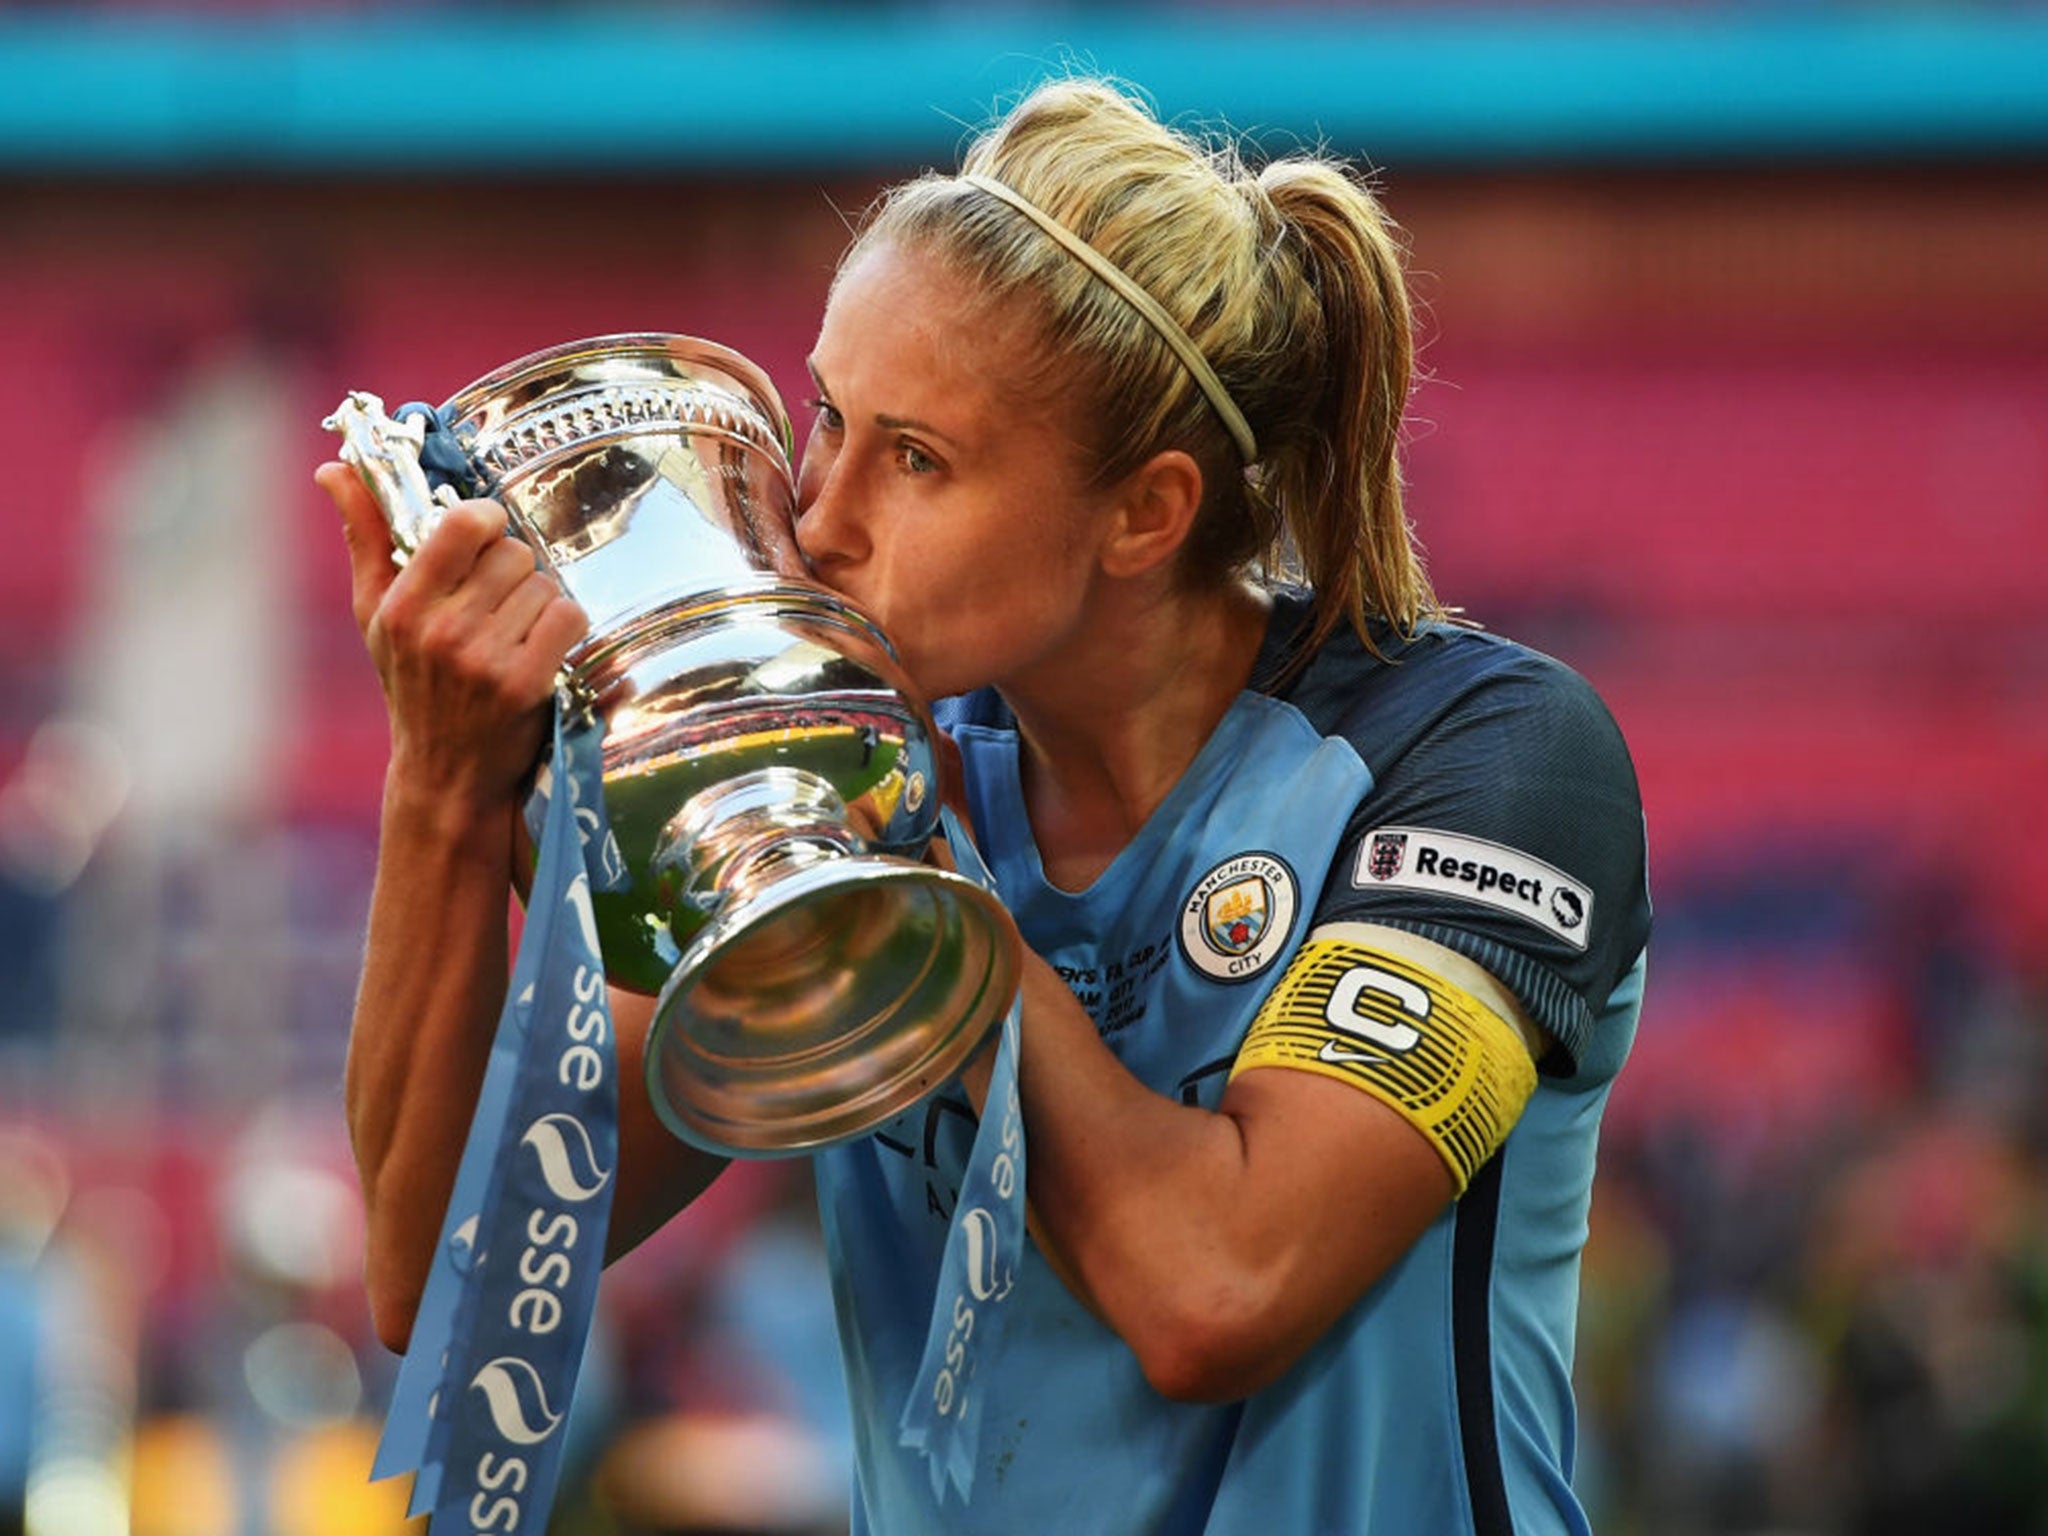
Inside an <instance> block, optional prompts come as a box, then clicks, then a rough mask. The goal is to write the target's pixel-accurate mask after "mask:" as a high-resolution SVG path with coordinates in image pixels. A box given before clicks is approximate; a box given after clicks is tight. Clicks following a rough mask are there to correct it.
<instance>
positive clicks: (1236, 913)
mask: <svg viewBox="0 0 2048 1536" xmlns="http://www.w3.org/2000/svg"><path fill="white" fill-rule="evenodd" d="M1272 911H1273V887H1272V886H1270V885H1268V884H1267V883H1266V877H1265V876H1264V875H1247V876H1246V877H1245V878H1244V879H1242V880H1237V881H1233V882H1232V883H1231V884H1229V885H1226V886H1224V887H1223V889H1222V890H1220V891H1212V892H1211V893H1210V895H1209V900H1208V902H1207V903H1206V904H1205V905H1204V908H1203V914H1202V915H1203V917H1204V918H1205V919H1206V920H1207V926H1208V935H1209V942H1210V943H1211V944H1213V945H1215V946H1216V949H1217V952H1218V953H1220V954H1225V955H1241V954H1243V953H1245V952H1246V951H1247V950H1249V949H1250V948H1251V947H1252V946H1253V945H1254V944H1256V943H1258V941H1259V935H1260V934H1262V933H1264V932H1265V931H1266V919H1267V918H1268V917H1269V916H1271V915H1272Z"/></svg>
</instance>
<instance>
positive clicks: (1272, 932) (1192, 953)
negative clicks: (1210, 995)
mask: <svg viewBox="0 0 2048 1536" xmlns="http://www.w3.org/2000/svg"><path fill="white" fill-rule="evenodd" d="M1300 905H1301V901H1300V892H1299V889H1298V887H1297V886H1296V884H1295V880H1294V871H1293V870H1291V869H1289V868H1288V867H1287V865H1286V863H1285V861H1283V860H1281V859H1278V858H1275V857H1274V856H1273V855H1272V854H1270V853H1240V854H1234V855H1232V856H1231V857H1230V858H1227V859H1225V860H1224V861H1223V862H1222V863H1220V864H1218V865H1215V866H1214V867H1213V868H1211V869H1210V871H1209V872H1208V873H1207V874H1205V875H1204V876H1202V878H1201V879H1200V880H1198V881H1196V882H1195V888H1194V889H1193V890H1192V891H1190V892H1189V893H1188V897H1187V900H1185V901H1184V902H1182V903H1181V909H1180V948H1181V953H1182V954H1184V955H1185V956H1187V958H1188V963H1189V964H1191V965H1193V966H1194V968H1195V969H1196V970H1198V971H1200V972H1201V973H1202V974H1203V975H1205V976H1210V977H1213V978H1214V979H1215V980H1217V981H1243V980H1245V979H1246V978H1247V977H1250V976H1255V975H1257V974H1258V973H1259V972H1260V971H1263V970H1264V969H1265V968H1266V967H1267V966H1269V965H1271V964H1272V963H1273V961H1274V959H1275V958H1276V957H1277V956H1278V955H1279V954H1280V952H1281V951H1282V950H1284V949H1285V948H1286V947H1287V940H1288V937H1289V936H1290V935H1291V934H1292V933H1293V932H1294V919H1295V915H1296V913H1297V911H1298V910H1299V908H1300Z"/></svg>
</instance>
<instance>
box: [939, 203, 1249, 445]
mask: <svg viewBox="0 0 2048 1536" xmlns="http://www.w3.org/2000/svg"><path fill="white" fill-rule="evenodd" d="M960 179H961V180H962V181H964V182H966V183H967V184H968V185H969V186H974V187H979V188H981V190H982V191H984V192H987V193H989V194H990V195H992V196H994V197H999V198H1001V199H1002V200H1003V201H1004V202H1006V203H1008V204H1009V205H1010V206H1011V207H1012V208H1014V209H1016V210H1017V211H1018V212H1019V213H1021V214H1023V215H1024V217H1025V218H1027V219H1029V220H1030V221H1031V222H1032V223H1034V224H1036V225H1037V226H1038V227H1039V228H1040V229H1042V230H1044V231H1045V232H1046V233H1047V234H1048V235H1051V236H1052V237H1053V239H1055V240H1057V241H1059V243H1060V244H1061V245H1063V246H1065V247H1066V248H1067V250H1068V251H1070V252H1071V253H1072V254H1073V256H1074V258H1075V259H1076V260H1078V261H1079V262H1080V263H1081V264H1082V265H1083V266H1085V267H1086V268H1087V269H1088V270H1089V271H1091V272H1093V273H1094V274H1095V275H1096V276H1097V277H1099V278H1101V279H1102V280H1103V281H1104V282H1105V283H1107V284H1109V286H1110V287H1112V288H1114V289H1115V290H1116V291H1117V292H1118V293H1119V294H1120V295H1122V297H1123V300H1124V302H1125V303H1127V304H1129V305H1130V306H1131V308H1133V309H1135V310H1136V311H1137V312H1138V313H1139V314H1141V315H1143V316H1144V317H1145V320H1146V322H1147V323H1148V324H1149V325H1150V326H1151V327H1152V329H1153V330H1155V331H1157V332H1158V333H1159V339H1160V340H1161V341H1163V342H1165V343H1166V344H1167V345H1168V346H1169V347H1171V348H1173V353H1174V356H1176V357H1178V358H1179V359H1180V360H1181V363H1182V365H1183V366H1184V367H1185V368H1186V369H1187V371H1188V372H1189V374H1190V375H1192V376H1193V378H1194V381H1195V383H1196V384H1197V385H1199V386H1200V387H1201V391H1202V393H1203V394H1204V395H1206V396H1208V397H1209V404H1210V405H1211V406H1212V407H1214V408H1215V411H1216V414H1217V415H1218V416H1220V417H1221V418H1222V419H1223V425H1224V426H1225V427H1227V428H1229V429H1230V436H1231V440H1232V441H1233V442H1235V443H1236V444H1237V451H1238V452H1239V453H1241V454H1243V455H1244V461H1245V463H1246V464H1247V465H1250V464H1255V463H1257V462H1258V458H1259V441H1258V439H1257V438H1255V437H1253V436H1252V429H1251V423H1250V422H1248V421H1246V420H1245V419H1244V412H1242V411H1240V410H1239V409H1238V408H1237V402H1236V401H1235V400H1233V399H1231V398H1230V391H1229V390H1227V389H1225V388H1224V387H1223V381H1222V380H1221V379H1219V378H1217V377H1216V370H1215V369H1214V368H1211V367H1210V366H1209V360H1208V359H1207V358H1206V357H1204V356H1202V351H1201V348H1199V347H1197V346H1196V345H1195V344H1194V342H1193V340H1192V339H1190V338H1189V336H1188V333H1187V332H1186V331H1184V330H1182V329H1181V327H1180V322H1179V321H1177V320H1175V319H1174V318H1173V316H1171V315H1169V314H1168V313H1167V312H1166V310H1165V308H1164V307H1163V306H1162V305H1161V304H1160V303H1159V301H1158V300H1157V299H1155V298H1153V297H1152V295H1151V294H1149V293H1147V292H1146V291H1145V290H1144V289H1142V288H1140V287H1139V286H1138V285H1137V284H1136V283H1134V282H1133V281H1131V279H1130V277H1129V276H1128V275H1126V273H1125V272H1124V270H1123V268H1121V267H1119V266H1118V265H1117V264H1116V263H1115V262H1113V261H1111V260H1110V259H1109V258H1108V257H1107V256H1105V255H1103V254H1102V252H1100V251H1098V250H1096V249H1095V247H1094V246H1092V245H1090V244H1089V243H1088V242H1087V241H1086V240H1083V239H1082V238H1081V237H1080V236H1079V235H1077V234H1075V233H1074V232H1073V231H1072V230H1071V229H1068V228H1067V227H1066V225H1064V224H1062V223H1060V222H1059V220H1057V219H1055V218H1054V217H1053V216H1052V215H1051V214H1049V213H1047V212H1046V211H1045V210H1044V209H1043V208H1041V207H1039V206H1038V205H1037V204H1036V203H1034V202H1032V201H1031V200H1030V199H1029V198H1027V197H1026V196H1024V194H1023V193H1021V192H1019V191H1017V190H1016V188H1014V187H1010V186H1005V185H1004V184H1003V183H1002V182H1000V181H997V180H995V179H994V178H993V177H989V176H980V175H976V174H974V173H973V172H971V171H970V172H968V173H966V174H965V175H963V176H961V178H960Z"/></svg>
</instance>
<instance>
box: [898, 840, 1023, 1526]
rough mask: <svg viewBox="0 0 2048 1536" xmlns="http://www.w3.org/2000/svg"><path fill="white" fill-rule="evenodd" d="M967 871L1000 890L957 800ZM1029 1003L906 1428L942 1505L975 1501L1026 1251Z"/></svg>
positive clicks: (1015, 1025) (1007, 1019)
mask: <svg viewBox="0 0 2048 1536" xmlns="http://www.w3.org/2000/svg"><path fill="white" fill-rule="evenodd" d="M941 821H942V824H943V827H944V831H945V834H946V840H947V842H948V844H949V845H950V846H951V848H952V850H953V859H954V862H955V864H957V865H958V866H959V869H960V872H961V873H962V874H964V875H966V876H968V878H970V879H972V880H975V881H977V882H979V883H980V884H981V885H982V886H984V887H986V888H987V889H990V890H993V889H995V881H994V879H993V878H992V877H991V876H990V874H989V871H988V866H987V865H986V864H984V863H983V862H982V859H981V854H980V851H979V850H978V849H976V848H975V846H974V840H973V839H972V838H971V837H969V836H967V835H966V833H964V832H963V831H962V830H961V828H960V824H959V821H958V820H957V819H956V818H955V817H954V815H953V811H952V808H951V807H950V806H949V807H947V808H946V809H945V810H944V811H942V812H941ZM1020 1010H1021V1004H1020V1003H1019V1002H1012V1003H1011V1004H1010V1011H1009V1013H1008V1014H1007V1015H1005V1016H1004V1019H1003V1023H1002V1032H1001V1035H1000V1037H999V1039H998V1042H997V1045H996V1059H995V1066H994V1068H993V1069H992V1071H991V1072H990V1074H989V1084H988V1098H987V1099H986V1100H985V1101H984V1103H983V1105H982V1111H981V1125H980V1127H979V1128H978V1129H977V1130H976V1131H975V1133H974V1147H973V1150H972V1151H970V1152H969V1153H968V1157H967V1168H966V1171H965V1173H963V1174H962V1176H961V1180H960V1199H959V1202H958V1203H957V1204H956V1205H955V1206H954V1208H953V1224H952V1227H951V1228H950V1229H949V1230H948V1231H947V1233H946V1251H945V1254H944V1256H943V1257H942V1258H941V1260H940V1262H939V1285H938V1290H937V1292H936V1293H935V1295H934V1296H933V1299H932V1318H931V1323H930V1325H929V1327H928V1328H927V1330H926V1333H925V1341H924V1357H923V1359H922V1360H921V1361H920V1362H919V1365H918V1370H917V1379H916V1381H915V1382H913V1383H912V1385H911V1389H910V1398H909V1401H908V1402H906V1403H905V1404H904V1405H903V1417H902V1419H901V1421H900V1422H899V1424H898V1426H897V1428H898V1437H899V1439H900V1440H901V1442H902V1443H903V1444H904V1445H905V1446H907V1447H909V1448H910V1449H912V1450H914V1451H918V1452H921V1453H922V1454H923V1455H924V1456H925V1458H926V1460H927V1462H928V1463H929V1466H930V1470H931V1477H932V1496H933V1497H934V1498H935V1499H937V1500H938V1502H939V1504H940V1506H941V1507H943V1506H944V1504H945V1502H946V1488H947V1486H948V1485H949V1484H950V1485H951V1486H952V1487H953V1489H954V1490H955V1491H956V1492H957V1493H958V1494H959V1495H960V1500H961V1502H962V1503H963V1504H964V1503H967V1502H968V1501H969V1500H970V1498H971V1497H972V1495H973V1492H974V1467H975V1462H976V1460H977V1458H978V1457H979V1455H980V1449H981V1422H982V1400H983V1393H982V1390H981V1389H982V1385H983V1383H982V1382H981V1380H980V1371H981V1366H982V1364H983V1362H984V1361H987V1360H989V1359H991V1358H993V1357H994V1356H995V1355H996V1353H997V1352H998V1351H999V1350H1000V1349H1001V1348H1002V1336H1003V1332H1004V1329H1005V1327H1006V1326H1007V1324H1008V1322H1009V1315H1010V1308H1009V1307H1007V1306H1006V1305H1004V1303H1005V1302H1006V1301H1007V1300H1008V1298H1009V1295H1010V1292H1011V1291H1012V1290H1013V1289H1014V1288H1015V1286H1016V1283H1017V1264H1018V1261H1019V1259H1020V1258H1021V1257H1022V1255H1023V1252H1024V1115H1023V1110H1022V1108H1021V1106H1020V1105H1019V1103H1018V1099H1017V1035H1018V1030H1019V1027H1020V1026H1019V1018H1020Z"/></svg>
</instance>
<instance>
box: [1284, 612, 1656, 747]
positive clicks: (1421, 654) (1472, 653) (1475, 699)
mask: <svg viewBox="0 0 2048 1536" xmlns="http://www.w3.org/2000/svg"><path fill="white" fill-rule="evenodd" d="M1371 639H1372V644H1371V645H1368V644H1367V643H1366V641H1365V638H1364V637H1362V636H1360V635H1359V634H1358V633H1357V631H1356V630H1354V629H1352V628H1351V627H1350V626H1348V625H1346V626H1343V627H1341V628H1340V629H1338V630H1337V631H1336V632H1335V633H1334V634H1332V635H1331V636H1330V637H1329V638H1328V639H1326V640H1325V641H1324V642H1323V643H1322V644H1321V645H1320V646H1319V647H1318V648H1317V649H1316V652H1315V654H1314V655H1313V656H1312V657H1311V658H1310V660H1309V662H1308V664H1307V665H1306V666H1304V667H1302V668H1301V669H1300V670H1299V672H1298V674H1297V676H1296V677H1295V678H1294V679H1293V680H1292V681H1291V682H1290V683H1289V685H1288V686H1287V687H1285V688H1284V689H1283V690H1281V692H1280V697H1282V698H1283V699H1284V700H1285V701H1286V702H1288V703H1290V704H1293V705H1294V706H1295V707H1296V708H1297V709H1299V710H1301V712H1302V713H1303V714H1304V715H1306V716H1308V718H1309V719H1310V720H1311V721H1312V722H1313V723H1314V724H1315V725H1316V726H1317V727H1318V729H1320V730H1322V731H1323V732H1324V733H1325V734H1330V735H1342V736H1344V737H1346V738H1347V739H1350V740H1351V741H1352V743H1353V744H1354V745H1355V746H1356V747H1358V749H1359V751H1360V754H1361V756H1363V757H1365V759H1366V761H1367V762H1369V763H1375V765H1378V764H1383V763H1385V762H1387V761H1389V760H1390V759H1392V758H1396V757H1399V756H1400V755H1402V754H1403V753H1404V752H1405V750H1406V749H1407V748H1409V747H1411V746H1413V745H1414V744H1415V743H1417V742H1418V741H1420V740H1422V739H1425V738H1432V737H1439V736H1441V735H1442V734H1443V733H1445V732H1452V733H1455V734H1460V735H1463V734H1468V733H1471V734H1476V735H1478V736H1480V737H1482V738H1488V739H1491V740H1493V741H1495V742H1497V743H1500V744H1502V745H1503V746H1505V744H1506V741H1507V739H1517V740H1520V741H1521V742H1522V743H1523V744H1524V745H1525V746H1533V745H1536V744H1538V743H1541V742H1544V741H1549V742H1553V743H1555V744H1556V746H1557V747H1558V748H1562V749H1564V750H1566V751H1568V752H1571V753H1574V754H1576V753H1580V752H1583V751H1585V750H1587V749H1589V748H1593V749H1598V750H1606V749H1608V748H1621V747H1622V742H1621V734H1620V731H1619V729H1618V727H1617V726H1616V725H1615V722H1614V717H1613V715H1612V713H1611V712H1610V711H1609V710H1608V708H1607V705H1606V703H1605V701H1604V700H1602V699H1601V697H1600V695H1599V693H1598V691H1597V690H1596V689H1595V688H1594V687H1593V685H1592V684H1591V683H1590V682H1589V681H1588V680H1587V679H1586V678H1585V677H1584V676H1583V675H1582V674H1581V673H1580V672H1578V671H1577V670H1576V669H1575V668H1573V667H1572V666H1570V665H1569V664H1567V663H1566V662H1564V661H1561V660H1559V659H1558V658H1557V657H1555V656H1552V655H1549V654H1548V653H1546V652H1544V651H1540V650H1538V649H1536V648H1535V647H1534V646H1531V645H1528V644H1525V643H1523V642H1522V641H1519V640H1516V639H1513V638H1511V637H1509V636H1506V635H1502V634H1499V633H1497V632H1495V631H1492V630H1488V629H1481V628H1478V627H1476V626H1474V625H1470V624H1464V623H1459V622H1455V621H1451V620H1431V621H1428V622H1425V623H1423V624H1422V625H1420V626H1418V627H1417V628H1416V630H1415V631H1414V632H1413V633H1412V634H1400V633H1397V632H1395V631H1394V630H1392V629H1391V628H1390V627H1388V626H1384V625H1382V626H1379V627H1377V628H1375V629H1374V630H1373V631H1372V633H1371ZM1623 750H1625V749H1623Z"/></svg>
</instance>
